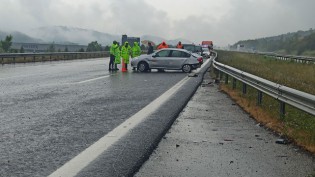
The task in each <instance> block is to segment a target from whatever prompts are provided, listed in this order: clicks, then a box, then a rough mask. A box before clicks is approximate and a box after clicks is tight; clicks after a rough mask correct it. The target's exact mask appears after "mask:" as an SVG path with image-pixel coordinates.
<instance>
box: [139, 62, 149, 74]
mask: <svg viewBox="0 0 315 177" xmlns="http://www.w3.org/2000/svg"><path fill="white" fill-rule="evenodd" d="M148 69H149V66H148V64H147V63H145V62H141V63H139V65H138V71H140V72H145V71H147V70H148Z"/></svg>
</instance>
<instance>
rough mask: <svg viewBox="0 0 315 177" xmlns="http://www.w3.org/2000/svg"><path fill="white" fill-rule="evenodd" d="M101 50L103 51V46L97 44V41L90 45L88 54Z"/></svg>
mask: <svg viewBox="0 0 315 177" xmlns="http://www.w3.org/2000/svg"><path fill="white" fill-rule="evenodd" d="M101 50H102V45H101V44H99V43H97V41H93V42H91V43H89V44H88V47H87V49H86V51H87V52H96V51H101Z"/></svg>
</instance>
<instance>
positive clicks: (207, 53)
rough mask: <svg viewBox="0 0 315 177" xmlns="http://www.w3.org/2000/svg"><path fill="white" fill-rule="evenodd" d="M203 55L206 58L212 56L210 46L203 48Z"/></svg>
mask: <svg viewBox="0 0 315 177" xmlns="http://www.w3.org/2000/svg"><path fill="white" fill-rule="evenodd" d="M202 51H203V52H202V56H203V57H204V58H210V56H211V52H210V51H209V48H208V47H203V48H202Z"/></svg>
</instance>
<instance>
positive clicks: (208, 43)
mask: <svg viewBox="0 0 315 177" xmlns="http://www.w3.org/2000/svg"><path fill="white" fill-rule="evenodd" d="M201 45H202V47H208V48H209V49H211V50H212V49H213V42H212V41H202V42H201Z"/></svg>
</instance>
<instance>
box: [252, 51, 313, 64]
mask: <svg viewBox="0 0 315 177" xmlns="http://www.w3.org/2000/svg"><path fill="white" fill-rule="evenodd" d="M256 54H258V55H265V56H269V57H275V58H277V59H280V60H291V61H292V60H293V61H296V62H299V63H314V64H315V57H307V56H294V55H280V54H277V53H272V52H256Z"/></svg>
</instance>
